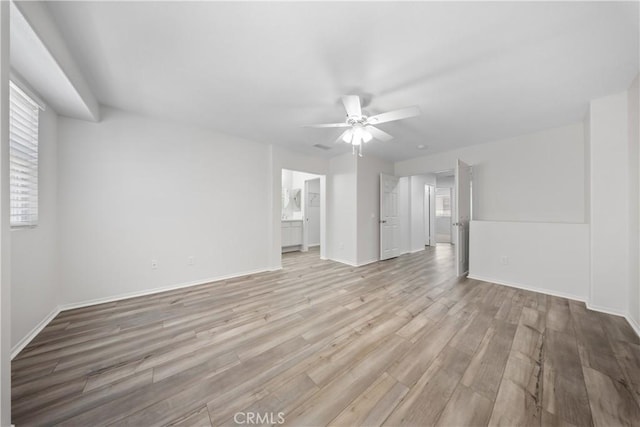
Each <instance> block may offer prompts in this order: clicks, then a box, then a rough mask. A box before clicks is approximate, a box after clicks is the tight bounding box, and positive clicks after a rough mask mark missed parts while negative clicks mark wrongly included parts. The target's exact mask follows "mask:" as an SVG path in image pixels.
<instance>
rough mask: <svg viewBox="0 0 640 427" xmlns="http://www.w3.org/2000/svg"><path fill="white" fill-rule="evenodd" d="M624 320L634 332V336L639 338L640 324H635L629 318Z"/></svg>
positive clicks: (626, 317)
mask: <svg viewBox="0 0 640 427" xmlns="http://www.w3.org/2000/svg"><path fill="white" fill-rule="evenodd" d="M624 318H625V319H627V322H629V325H630V326H631V329H633V330H634V331H635V333H636V335H638V336H639V337H640V324H639V323H638V322H636V321H635V320H634V319H633V318H632V317H631V316H624Z"/></svg>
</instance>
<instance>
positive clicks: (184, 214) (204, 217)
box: [58, 108, 280, 303]
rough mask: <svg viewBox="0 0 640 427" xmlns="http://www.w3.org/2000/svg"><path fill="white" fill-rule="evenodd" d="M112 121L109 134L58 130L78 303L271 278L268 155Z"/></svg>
mask: <svg viewBox="0 0 640 427" xmlns="http://www.w3.org/2000/svg"><path fill="white" fill-rule="evenodd" d="M103 113H104V116H103V120H102V121H101V122H100V123H89V122H83V121H78V120H73V119H66V118H60V121H59V126H58V129H59V139H58V146H59V151H58V159H59V165H58V176H59V183H58V185H59V187H58V188H59V192H58V194H59V200H58V207H59V214H58V222H59V236H60V246H59V247H60V252H59V253H60V280H61V283H62V285H63V290H64V292H63V298H64V300H65V301H66V302H67V303H73V302H81V301H88V300H96V299H101V298H109V297H113V296H119V295H132V294H136V293H140V292H146V291H148V290H151V289H158V288H163V287H167V286H173V285H177V284H186V283H191V282H201V281H206V280H211V279H216V278H221V277H225V276H229V275H239V274H243V273H248V272H254V271H260V270H265V269H267V268H268V267H269V257H268V253H269V251H268V250H269V247H270V244H271V241H270V240H269V239H270V235H269V234H270V233H269V219H270V203H271V200H270V197H271V194H270V191H269V184H268V182H269V180H268V179H267V178H268V177H269V173H270V172H271V171H270V169H269V161H268V159H269V154H270V153H269V147H268V146H267V145H264V144H258V143H253V142H248V141H245V140H241V139H238V138H234V137H230V136H227V135H222V134H219V133H216V132H212V131H209V130H205V129H198V128H195V127H191V126H183V125H178V124H172V123H167V122H166V121H160V120H152V119H148V118H144V117H141V116H137V115H134V114H130V113H126V112H123V111H119V110H114V109H108V108H105V109H104V111H103ZM278 174H280V172H279V171H278ZM278 200H279V197H278ZM189 256H194V257H195V261H196V262H195V265H192V266H190V265H188V262H187V261H188V257H189ZM152 259H155V260H157V261H158V268H157V269H152V268H151V260H152Z"/></svg>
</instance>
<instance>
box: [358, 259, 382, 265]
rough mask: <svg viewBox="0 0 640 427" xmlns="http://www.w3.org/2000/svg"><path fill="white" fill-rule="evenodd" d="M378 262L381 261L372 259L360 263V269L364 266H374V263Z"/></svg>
mask: <svg viewBox="0 0 640 427" xmlns="http://www.w3.org/2000/svg"><path fill="white" fill-rule="evenodd" d="M378 261H380V260H379V259H378V258H371V259H369V260H367V261H363V262H359V263H358V267H362V266H364V265H368V264H373V263H374V262H378Z"/></svg>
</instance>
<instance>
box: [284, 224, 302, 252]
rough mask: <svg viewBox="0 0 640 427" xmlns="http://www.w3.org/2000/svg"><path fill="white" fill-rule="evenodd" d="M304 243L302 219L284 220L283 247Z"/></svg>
mask: <svg viewBox="0 0 640 427" xmlns="http://www.w3.org/2000/svg"><path fill="white" fill-rule="evenodd" d="M298 245H302V220H295V221H282V247H283V248H284V247H287V246H298Z"/></svg>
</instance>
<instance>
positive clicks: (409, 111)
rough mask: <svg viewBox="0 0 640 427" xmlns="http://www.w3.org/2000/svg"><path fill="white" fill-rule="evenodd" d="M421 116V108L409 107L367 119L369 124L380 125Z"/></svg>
mask: <svg viewBox="0 0 640 427" xmlns="http://www.w3.org/2000/svg"><path fill="white" fill-rule="evenodd" d="M419 115H420V108H418V107H407V108H401V109H399V110H393V111H389V112H387V113H382V114H377V115H375V116H371V117H369V118H368V119H367V123H369V124H372V125H377V124H378V123H385V122H391V121H394V120H402V119H408V118H409V117H415V116H419Z"/></svg>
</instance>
